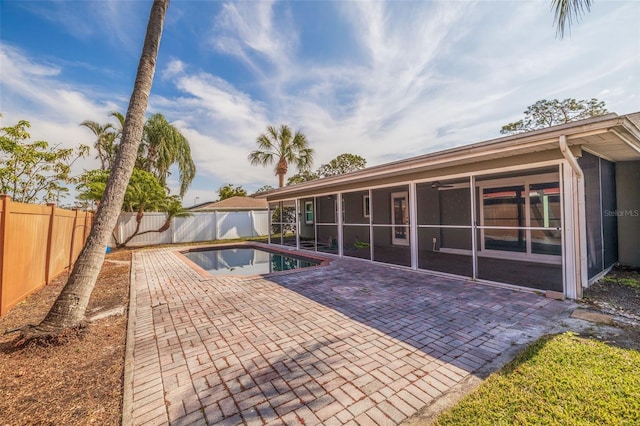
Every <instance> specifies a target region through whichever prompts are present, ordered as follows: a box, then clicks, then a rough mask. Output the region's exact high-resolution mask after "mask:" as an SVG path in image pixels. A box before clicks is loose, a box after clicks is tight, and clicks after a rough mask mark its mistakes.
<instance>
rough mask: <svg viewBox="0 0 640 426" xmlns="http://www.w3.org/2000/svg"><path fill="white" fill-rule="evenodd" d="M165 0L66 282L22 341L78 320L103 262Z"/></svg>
mask: <svg viewBox="0 0 640 426" xmlns="http://www.w3.org/2000/svg"><path fill="white" fill-rule="evenodd" d="M168 7H169V0H154V2H153V5H152V6H151V13H150V15H149V22H148V24H147V32H146V35H145V39H144V44H143V46H142V53H141V55H140V62H139V64H138V71H137V73H136V78H135V83H134V86H133V92H132V93H131V99H130V101H129V108H128V110H127V115H126V118H125V122H124V127H123V129H122V138H121V140H120V147H119V148H118V154H117V155H116V160H115V163H114V167H113V169H112V170H111V173H110V175H109V180H108V182H107V185H106V188H105V191H104V194H103V196H102V199H101V200H100V204H99V206H98V211H97V212H96V215H95V218H94V221H93V226H92V227H91V232H90V233H89V237H88V239H87V242H86V243H85V245H84V247H83V248H82V251H81V252H80V255H79V256H78V259H77V260H76V263H75V264H74V266H73V270H72V271H71V274H70V275H69V278H68V279H67V283H66V284H65V286H64V288H63V289H62V291H61V292H60V294H59V295H58V298H57V299H56V301H55V302H54V304H53V306H52V307H51V309H50V310H49V312H48V313H47V316H46V317H45V318H44V320H42V322H40V324H38V325H37V326H35V327H28V328H25V329H23V330H22V334H21V342H22V343H25V342H28V341H30V340H32V339H36V338H44V339H46V338H48V337H52V336H58V335H60V334H61V333H62V332H64V330H66V329H68V328H76V327H79V326H81V325H82V323H83V320H84V316H85V312H86V309H87V305H88V304H89V298H90V297H91V293H92V291H93V288H94V286H95V283H96V280H97V278H98V274H99V273H100V269H101V268H102V263H103V262H104V256H105V249H106V246H107V243H108V241H109V238H110V234H111V233H112V231H113V228H114V227H115V225H116V221H117V220H118V215H119V214H120V210H121V208H122V203H123V201H124V196H125V193H126V190H127V185H128V183H129V179H130V178H131V174H132V172H133V168H134V165H135V162H136V158H137V152H138V146H139V144H140V141H141V140H142V131H143V128H144V118H145V111H146V109H147V104H148V102H149V93H150V92H151V85H152V83H153V75H154V73H155V69H156V61H157V58H158V49H159V47H160V38H161V36H162V29H163V27H164V18H165V15H166V12H167V8H168Z"/></svg>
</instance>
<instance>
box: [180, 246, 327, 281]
mask: <svg viewBox="0 0 640 426" xmlns="http://www.w3.org/2000/svg"><path fill="white" fill-rule="evenodd" d="M183 254H184V256H185V257H186V258H187V259H189V260H190V261H192V262H193V263H195V264H196V265H198V266H199V267H201V268H202V269H204V270H205V271H207V272H209V273H210V274H211V275H261V274H270V273H272V272H280V271H288V270H291V269H300V268H307V267H309V266H317V265H319V263H320V262H314V261H312V260H309V259H303V258H299V257H295V256H291V255H285V254H282V253H275V252H270V251H266V250H262V249H259V248H255V247H242V248H226V249H208V250H192V251H188V252H184V253H183Z"/></svg>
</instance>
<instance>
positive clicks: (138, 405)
mask: <svg viewBox="0 0 640 426" xmlns="http://www.w3.org/2000/svg"><path fill="white" fill-rule="evenodd" d="M175 250H176V249H175V248H162V249H152V250H142V251H138V252H135V253H134V258H133V267H132V285H131V309H130V312H129V329H128V338H127V359H126V368H125V384H124V385H125V397H124V404H123V405H124V409H123V424H125V425H129V424H134V425H142V424H144V425H150V424H175V425H184V424H225V425H235V424H273V425H279V424H305V425H312V424H323V425H343V424H350V425H351V424H352V425H394V424H399V423H401V422H403V421H405V420H407V419H408V418H410V417H411V416H413V415H415V414H416V413H418V411H419V410H420V409H421V408H423V407H425V406H428V405H429V404H432V403H434V401H437V400H438V399H439V398H441V397H442V396H443V395H446V394H447V393H448V392H449V391H450V390H451V389H453V388H456V387H459V386H460V385H461V384H463V383H464V382H465V381H468V379H469V378H473V377H475V376H478V377H484V376H486V374H487V373H488V371H489V370H491V369H493V368H497V367H499V365H497V364H496V359H498V360H501V362H503V361H504V359H505V356H510V355H512V354H513V353H514V352H515V349H517V348H518V347H521V345H524V344H526V343H528V342H531V341H533V340H535V339H536V338H538V337H539V336H541V335H543V334H545V333H546V332H549V331H550V330H552V329H553V328H554V327H555V326H556V325H557V324H558V323H559V322H560V321H561V320H562V319H564V318H566V317H568V316H569V314H570V313H571V311H572V310H573V309H574V308H575V305H574V304H573V303H572V302H569V301H564V302H561V301H557V300H551V299H547V298H544V297H541V296H538V295H535V294H533V293H526V292H518V291H514V290H510V289H505V288H498V287H491V286H485V285H479V284H476V283H472V282H468V281H464V280H461V279H453V278H443V277H439V276H434V275H430V274H426V273H422V272H415V271H410V270H404V269H397V268H392V267H387V266H383V265H379V264H373V263H369V262H363V261H358V260H351V259H344V258H340V259H331V262H330V264H329V265H328V266H325V267H317V268H311V269H303V270H299V271H294V272H291V271H290V272H287V273H284V274H272V275H270V276H264V277H263V276H257V277H256V276H254V277H237V276H236V277H215V278H206V277H203V276H202V275H201V274H199V273H198V272H197V271H195V270H194V269H193V268H191V267H190V266H189V265H188V264H187V263H186V262H184V261H182V260H181V259H180V257H179V256H177V255H176V254H175V253H174V251H175Z"/></svg>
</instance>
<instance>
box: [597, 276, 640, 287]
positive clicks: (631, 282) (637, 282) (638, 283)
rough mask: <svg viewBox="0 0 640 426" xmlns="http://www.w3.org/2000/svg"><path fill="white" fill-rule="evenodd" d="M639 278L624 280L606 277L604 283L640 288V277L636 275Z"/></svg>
mask: <svg viewBox="0 0 640 426" xmlns="http://www.w3.org/2000/svg"><path fill="white" fill-rule="evenodd" d="M634 275H636V276H638V278H622V277H617V276H615V275H613V276H609V275H607V276H606V277H604V281H605V282H608V283H615V284H620V285H625V286H627V287H633V288H640V275H638V274H634Z"/></svg>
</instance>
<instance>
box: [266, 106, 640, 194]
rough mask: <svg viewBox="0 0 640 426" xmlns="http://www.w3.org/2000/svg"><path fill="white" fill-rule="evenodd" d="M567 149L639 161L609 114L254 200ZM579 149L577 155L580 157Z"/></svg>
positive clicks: (629, 137)
mask: <svg viewBox="0 0 640 426" xmlns="http://www.w3.org/2000/svg"><path fill="white" fill-rule="evenodd" d="M562 135H564V136H566V139H567V145H568V146H570V147H573V146H575V147H580V149H584V150H585V151H587V152H590V153H592V154H594V155H598V156H600V157H602V158H604V159H607V160H609V161H614V162H617V161H635V160H640V129H639V128H638V127H637V126H636V125H635V124H634V123H633V122H632V121H631V120H629V119H628V118H627V117H626V116H618V115H617V114H607V115H603V116H600V117H594V118H591V119H587V120H580V121H576V122H573V123H568V124H563V125H559V126H553V127H549V128H546V129H541V130H535V131H531V132H526V133H520V134H517V135H510V136H506V137H501V138H497V139H491V140H488V141H484V142H479V143H475V144H471V145H464V146H460V147H456V148H451V149H447V150H444V151H438V152H434V153H429V154H424V155H420V156H417V157H412V158H408V159H405V160H399V161H394V162H391V163H386V164H381V165H379V166H373V167H369V168H366V169H363V170H359V171H356V172H352V173H347V174H344V175H339V176H332V177H328V178H321V179H316V180H313V181H309V182H304V183H300V184H296V185H291V186H287V187H284V188H279V189H275V190H273V191H269V192H267V193H264V194H260V195H257V196H256V197H257V198H267V199H268V200H269V199H272V198H274V199H282V198H284V197H287V196H295V195H296V194H297V193H302V192H309V191H314V190H316V189H322V190H323V191H324V190H327V189H330V188H331V187H334V186H340V185H344V184H355V183H360V182H363V183H364V182H366V181H368V180H373V179H377V178H382V177H393V176H401V175H403V174H414V173H416V172H420V171H423V170H434V169H438V168H444V167H451V166H458V165H463V164H470V163H476V162H479V161H483V160H489V159H497V158H504V157H511V156H516V155H522V154H529V153H535V152H540V151H549V150H558V151H559V150H560V146H559V139H560V136H562ZM580 149H578V151H580Z"/></svg>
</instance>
